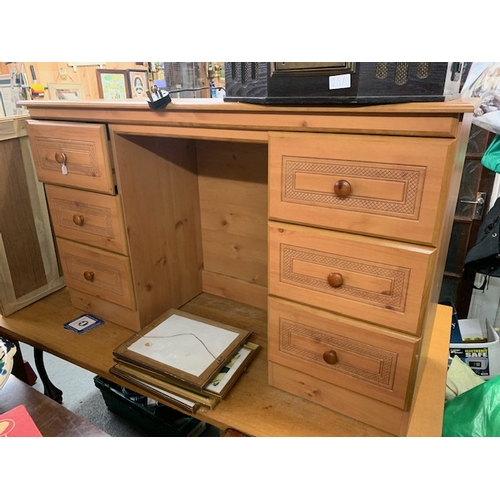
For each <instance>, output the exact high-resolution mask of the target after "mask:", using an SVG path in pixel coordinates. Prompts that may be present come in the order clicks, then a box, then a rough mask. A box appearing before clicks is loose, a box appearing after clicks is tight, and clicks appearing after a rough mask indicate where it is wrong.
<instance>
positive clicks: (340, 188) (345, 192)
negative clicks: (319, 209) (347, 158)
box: [333, 179, 351, 198]
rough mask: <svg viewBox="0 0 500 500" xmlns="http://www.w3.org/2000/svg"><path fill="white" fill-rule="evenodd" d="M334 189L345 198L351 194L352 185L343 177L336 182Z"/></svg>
mask: <svg viewBox="0 0 500 500" xmlns="http://www.w3.org/2000/svg"><path fill="white" fill-rule="evenodd" d="M333 190H334V192H335V194H336V195H337V196H339V197H340V198H345V197H346V196H349V195H350V194H351V185H350V184H349V182H348V181H346V180H344V179H341V180H340V181H337V182H336V183H335V186H333Z"/></svg>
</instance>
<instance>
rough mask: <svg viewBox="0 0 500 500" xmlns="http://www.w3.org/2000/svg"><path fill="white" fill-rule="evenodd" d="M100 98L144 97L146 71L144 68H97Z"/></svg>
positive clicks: (146, 82) (146, 86)
mask: <svg viewBox="0 0 500 500" xmlns="http://www.w3.org/2000/svg"><path fill="white" fill-rule="evenodd" d="M96 72H97V87H98V89H99V97H100V98H101V99H106V100H110V99H127V98H131V99H146V91H147V90H148V86H149V81H148V72H147V70H145V69H97V70H96Z"/></svg>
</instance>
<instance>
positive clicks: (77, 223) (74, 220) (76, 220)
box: [73, 214, 84, 226]
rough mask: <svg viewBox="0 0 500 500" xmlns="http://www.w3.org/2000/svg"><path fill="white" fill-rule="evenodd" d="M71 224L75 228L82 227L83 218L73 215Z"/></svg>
mask: <svg viewBox="0 0 500 500" xmlns="http://www.w3.org/2000/svg"><path fill="white" fill-rule="evenodd" d="M73 222H74V223H75V224H76V225H77V226H83V222H84V218H83V215H77V214H75V215H73Z"/></svg>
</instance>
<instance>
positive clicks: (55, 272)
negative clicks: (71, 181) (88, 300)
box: [0, 118, 64, 315]
mask: <svg viewBox="0 0 500 500" xmlns="http://www.w3.org/2000/svg"><path fill="white" fill-rule="evenodd" d="M0 179H1V182H0V200H1V201H0V204H1V209H0V314H3V315H9V314H12V313H13V312H15V311H17V310H19V309H21V308H23V307H25V306H27V305H28V304H30V303H32V302H33V301H35V300H38V299H40V298H41V297H44V296H45V295H47V294H48V293H51V292H53V291H55V290H57V289H59V288H61V287H62V286H64V280H63V278H62V277H61V276H60V272H59V268H58V263H57V257H56V253H55V247H54V242H53V239H52V232H51V228H50V221H49V216H48V211H47V206H46V201H45V194H44V191H43V186H42V184H40V183H38V182H37V181H36V175H35V169H34V167H33V160H32V157H31V152H30V148H29V142H28V138H27V137H26V119H25V118H13V119H11V118H8V119H2V120H0Z"/></svg>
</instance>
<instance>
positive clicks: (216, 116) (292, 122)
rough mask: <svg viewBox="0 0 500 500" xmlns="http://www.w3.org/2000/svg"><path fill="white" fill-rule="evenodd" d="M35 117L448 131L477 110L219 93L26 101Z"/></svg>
mask: <svg viewBox="0 0 500 500" xmlns="http://www.w3.org/2000/svg"><path fill="white" fill-rule="evenodd" d="M23 104H25V105H28V106H29V110H30V116H31V117H32V118H43V119H61V117H64V119H67V120H77V121H87V122H90V121H91V122H101V123H102V122H104V123H117V124H136V125H140V124H148V125H159V126H166V127H182V128H185V129H186V130H187V131H188V134H189V132H190V130H192V129H193V128H212V129H225V130H226V131H227V134H224V135H223V137H225V138H227V139H228V140H230V137H231V131H233V130H239V131H243V130H246V131H250V130H264V131H266V132H267V131H289V132H340V133H356V134H361V135H373V134H376V135H398V136H410V137H417V136H418V137H447V138H454V137H456V136H457V134H458V128H459V122H458V120H457V116H458V114H460V113H464V112H472V111H473V105H472V104H471V102H467V101H460V100H456V101H450V102H446V103H443V102H439V103H409V104H395V105H380V106H356V107H349V108H346V107H345V106H344V107H333V106H329V107H307V106H301V107H292V106H256V105H254V104H244V103H233V102H227V103H221V102H220V100H217V99H175V98H174V100H173V102H172V103H171V104H170V105H169V106H168V107H167V108H165V109H162V110H157V111H155V112H154V113H151V109H150V108H149V107H148V105H147V104H146V103H144V102H140V101H133V100H122V101H112V102H111V101H103V100H95V101H86V102H84V101H83V102H80V101H51V102H43V101H41V102H37V101H23Z"/></svg>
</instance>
